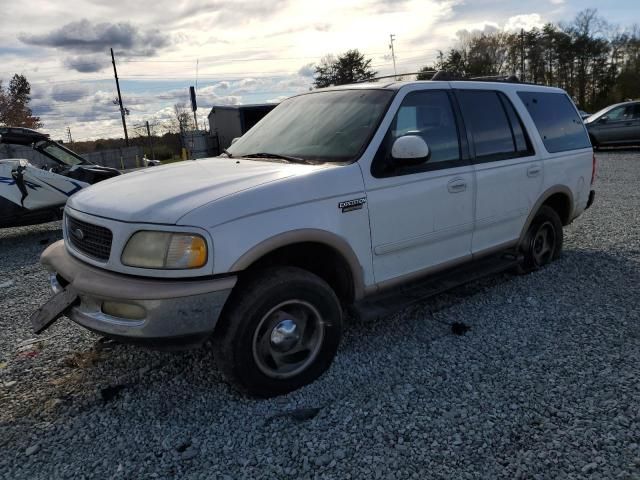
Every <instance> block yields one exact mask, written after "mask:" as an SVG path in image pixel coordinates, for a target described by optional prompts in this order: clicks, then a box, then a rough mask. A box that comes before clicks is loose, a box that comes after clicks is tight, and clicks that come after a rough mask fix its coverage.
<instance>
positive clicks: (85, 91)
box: [51, 84, 89, 102]
mask: <svg viewBox="0 0 640 480" xmlns="http://www.w3.org/2000/svg"><path fill="white" fill-rule="evenodd" d="M88 95H89V88H88V87H87V86H86V85H80V84H77V85H56V86H54V87H53V89H52V90H51V98H53V99H54V100H55V101H56V102H75V101H77V100H80V99H81V98H84V97H86V96H88Z"/></svg>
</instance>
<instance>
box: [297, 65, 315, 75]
mask: <svg viewBox="0 0 640 480" xmlns="http://www.w3.org/2000/svg"><path fill="white" fill-rule="evenodd" d="M315 72H316V70H315V64H314V63H313V62H312V63H307V64H306V65H303V66H301V67H300V69H299V70H298V75H300V76H301V77H313V75H314V74H315Z"/></svg>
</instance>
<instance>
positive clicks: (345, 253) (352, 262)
mask: <svg viewBox="0 0 640 480" xmlns="http://www.w3.org/2000/svg"><path fill="white" fill-rule="evenodd" d="M274 264H275V265H278V264H280V265H290V266H299V267H301V268H305V269H306V270H309V271H311V272H312V273H315V274H317V275H318V276H319V277H321V278H323V280H325V281H326V282H327V283H328V284H329V285H330V286H331V287H332V288H333V289H334V290H336V294H338V297H339V298H340V300H341V301H343V302H345V303H351V302H353V301H355V300H358V299H360V298H362V297H363V296H364V275H363V271H362V267H361V265H360V261H359V260H358V257H357V256H356V254H355V252H354V251H353V249H352V248H351V246H350V245H349V243H348V242H347V241H346V240H345V239H344V238H342V237H340V236H339V235H337V234H335V233H331V232H328V231H325V230H319V229H299V230H292V231H289V232H284V233H281V234H278V235H275V236H273V237H270V238H268V239H266V240H263V241H262V242H260V243H258V244H257V245H255V246H253V247H252V248H251V249H250V250H248V251H247V252H246V253H244V254H243V255H242V256H241V257H240V258H239V259H238V260H236V262H235V263H234V264H233V265H232V266H231V269H230V271H233V272H243V271H250V270H252V269H256V268H260V267H262V266H270V265H274Z"/></svg>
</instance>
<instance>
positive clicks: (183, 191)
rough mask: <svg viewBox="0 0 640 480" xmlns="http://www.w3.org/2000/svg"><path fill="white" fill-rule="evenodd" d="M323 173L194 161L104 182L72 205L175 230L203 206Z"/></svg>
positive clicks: (238, 162) (244, 163)
mask: <svg viewBox="0 0 640 480" xmlns="http://www.w3.org/2000/svg"><path fill="white" fill-rule="evenodd" d="M323 168H327V167H326V166H322V165H299V164H286V163H276V162H266V161H256V160H244V159H235V158H233V159H229V158H221V157H217V158H210V159H203V160H192V161H186V162H179V163H174V164H170V165H164V166H160V167H153V168H146V169H144V170H138V171H136V172H132V173H128V174H125V175H121V176H119V177H116V178H112V179H109V180H105V181H103V182H100V183H97V184H95V185H92V186H90V187H88V188H85V189H83V190H81V191H80V192H78V193H76V194H75V195H73V196H72V197H71V198H70V199H69V201H68V202H67V205H68V206H69V207H71V208H73V209H75V210H79V211H81V212H84V213H88V214H90V215H98V216H101V217H105V218H111V219H114V220H121V221H125V222H140V223H162V224H174V223H176V222H177V221H178V219H179V218H180V217H182V216H184V215H185V214H187V213H189V212H190V211H192V210H194V209H196V208H198V207H201V206H202V205H205V204H208V203H211V202H215V201H216V200H219V199H221V198H224V197H228V196H230V195H234V194H237V193H239V192H242V191H244V190H249V189H252V188H255V187H258V186H260V185H264V184H266V183H270V182H275V181H278V180H282V179H284V178H287V177H291V176H295V175H302V174H306V173H309V172H311V171H314V170H318V169H323Z"/></svg>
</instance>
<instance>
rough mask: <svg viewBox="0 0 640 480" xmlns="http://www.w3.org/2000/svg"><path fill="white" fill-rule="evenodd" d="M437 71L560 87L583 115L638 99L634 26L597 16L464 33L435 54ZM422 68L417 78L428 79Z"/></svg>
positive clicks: (639, 35) (639, 64) (639, 41)
mask: <svg viewBox="0 0 640 480" xmlns="http://www.w3.org/2000/svg"><path fill="white" fill-rule="evenodd" d="M435 68H436V69H437V70H445V71H447V72H448V73H451V74H452V75H453V76H459V77H475V76H488V75H506V76H510V75H515V76H517V77H519V78H520V79H521V80H524V81H527V82H532V83H537V84H541V85H552V86H556V87H560V88H563V89H565V90H566V91H567V93H568V94H569V95H570V96H571V97H572V98H573V99H574V100H575V101H576V103H577V104H578V106H579V107H580V108H582V109H583V110H586V111H596V110H599V109H600V108H602V107H605V106H607V105H610V104H612V103H616V102H620V101H623V100H625V99H627V98H637V97H638V96H640V82H639V81H638V78H640V28H639V27H637V26H635V27H633V28H631V29H630V30H626V31H622V30H620V29H619V28H618V27H613V26H612V25H610V24H608V23H607V22H606V21H605V20H604V19H602V18H600V17H599V16H598V15H597V12H596V11H595V10H585V11H583V12H580V13H578V15H577V16H576V18H575V19H574V20H573V21H572V22H570V23H568V24H558V25H554V24H551V23H549V24H546V25H544V26H543V27H542V28H531V29H529V30H521V31H519V32H505V31H499V30H497V31H492V32H486V31H485V32H464V33H463V34H461V35H459V41H458V44H457V45H455V46H454V47H453V48H450V49H449V50H448V51H447V52H446V53H442V52H440V55H439V57H438V60H437V61H436V63H435ZM428 70H429V67H424V68H423V69H422V70H421V73H420V74H419V75H418V78H419V79H422V78H425V79H427V78H430V74H429V73H428Z"/></svg>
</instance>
